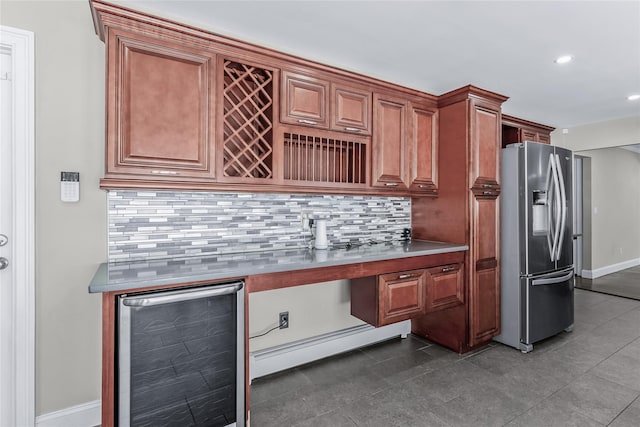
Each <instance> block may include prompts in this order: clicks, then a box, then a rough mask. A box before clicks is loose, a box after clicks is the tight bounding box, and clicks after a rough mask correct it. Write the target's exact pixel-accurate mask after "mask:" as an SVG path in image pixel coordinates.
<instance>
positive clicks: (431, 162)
mask: <svg viewBox="0 0 640 427" xmlns="http://www.w3.org/2000/svg"><path fill="white" fill-rule="evenodd" d="M410 122H411V136H410V137H411V154H410V156H409V161H410V171H411V184H410V189H411V191H412V192H418V193H435V192H436V191H437V189H438V184H437V183H438V111H437V109H435V108H428V107H421V106H416V105H413V104H412V105H411V106H410Z"/></svg>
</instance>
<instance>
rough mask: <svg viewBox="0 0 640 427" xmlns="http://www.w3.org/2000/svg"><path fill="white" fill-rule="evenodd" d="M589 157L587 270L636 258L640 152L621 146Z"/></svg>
mask: <svg viewBox="0 0 640 427" xmlns="http://www.w3.org/2000/svg"><path fill="white" fill-rule="evenodd" d="M576 154H579V155H581V156H585V157H589V158H591V212H590V213H591V230H590V231H591V270H592V271H596V270H598V269H602V268H605V267H608V266H612V265H615V264H618V263H623V262H626V261H633V260H638V261H640V154H638V153H634V152H631V151H628V150H623V149H621V148H602V149H598V150H588V151H579V152H576Z"/></svg>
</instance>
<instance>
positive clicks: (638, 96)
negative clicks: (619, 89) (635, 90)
mask: <svg viewBox="0 0 640 427" xmlns="http://www.w3.org/2000/svg"><path fill="white" fill-rule="evenodd" d="M627 99H628V100H629V101H637V100H638V99H640V95H639V94H635V95H629V96H627Z"/></svg>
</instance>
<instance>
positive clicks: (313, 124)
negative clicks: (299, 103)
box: [298, 119, 318, 126]
mask: <svg viewBox="0 0 640 427" xmlns="http://www.w3.org/2000/svg"><path fill="white" fill-rule="evenodd" d="M298 123H302V124H303V125H312V126H315V125H317V124H318V122H314V121H313V120H305V119H300V120H298Z"/></svg>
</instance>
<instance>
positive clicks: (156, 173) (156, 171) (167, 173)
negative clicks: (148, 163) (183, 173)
mask: <svg viewBox="0 0 640 427" xmlns="http://www.w3.org/2000/svg"><path fill="white" fill-rule="evenodd" d="M151 173H152V174H154V175H178V172H176V171H163V170H152V171H151Z"/></svg>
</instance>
